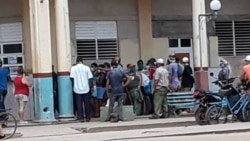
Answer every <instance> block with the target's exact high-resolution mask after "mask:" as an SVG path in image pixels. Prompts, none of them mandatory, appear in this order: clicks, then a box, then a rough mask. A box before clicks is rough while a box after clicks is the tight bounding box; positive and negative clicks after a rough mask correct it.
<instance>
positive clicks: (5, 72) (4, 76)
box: [0, 60, 10, 111]
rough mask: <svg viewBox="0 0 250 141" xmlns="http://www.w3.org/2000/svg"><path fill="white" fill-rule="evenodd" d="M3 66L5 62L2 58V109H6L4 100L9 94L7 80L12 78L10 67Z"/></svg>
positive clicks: (0, 106)
mask: <svg viewBox="0 0 250 141" xmlns="http://www.w3.org/2000/svg"><path fill="white" fill-rule="evenodd" d="M2 66H3V62H2V61H1V60H0V78H1V79H0V111H3V110H5V105H4V100H5V97H6V95H7V89H8V86H7V82H8V80H10V77H9V71H8V69H6V68H3V67H2Z"/></svg>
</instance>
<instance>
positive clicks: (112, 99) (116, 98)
mask: <svg viewBox="0 0 250 141" xmlns="http://www.w3.org/2000/svg"><path fill="white" fill-rule="evenodd" d="M123 98H124V97H123V95H113V94H111V96H110V102H109V109H108V116H107V120H110V115H111V114H112V113H113V112H114V111H113V109H114V105H115V102H116V101H117V103H118V107H117V113H118V119H119V120H123V115H122V113H123V111H122V108H123Z"/></svg>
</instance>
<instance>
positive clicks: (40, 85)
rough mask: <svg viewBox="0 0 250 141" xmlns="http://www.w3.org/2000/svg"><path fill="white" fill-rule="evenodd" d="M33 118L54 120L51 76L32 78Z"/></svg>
mask: <svg viewBox="0 0 250 141" xmlns="http://www.w3.org/2000/svg"><path fill="white" fill-rule="evenodd" d="M33 81H34V104H35V120H39V121H55V116H54V106H53V90H52V78H51V77H49V78H34V79H33Z"/></svg>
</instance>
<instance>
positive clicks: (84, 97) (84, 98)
mask: <svg viewBox="0 0 250 141" xmlns="http://www.w3.org/2000/svg"><path fill="white" fill-rule="evenodd" d="M90 100H91V94H90V93H86V94H77V93H76V94H75V102H76V108H77V119H78V120H84V114H85V118H86V119H87V120H90V107H91V106H90V104H91V103H90ZM83 106H84V112H83Z"/></svg>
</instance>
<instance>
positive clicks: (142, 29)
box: [138, 0, 153, 61]
mask: <svg viewBox="0 0 250 141" xmlns="http://www.w3.org/2000/svg"><path fill="white" fill-rule="evenodd" d="M151 17H152V14H151V0H138V18H139V40H140V58H141V59H142V60H144V61H147V60H148V59H150V58H151V57H153V54H152V52H153V47H152V18H151Z"/></svg>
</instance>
